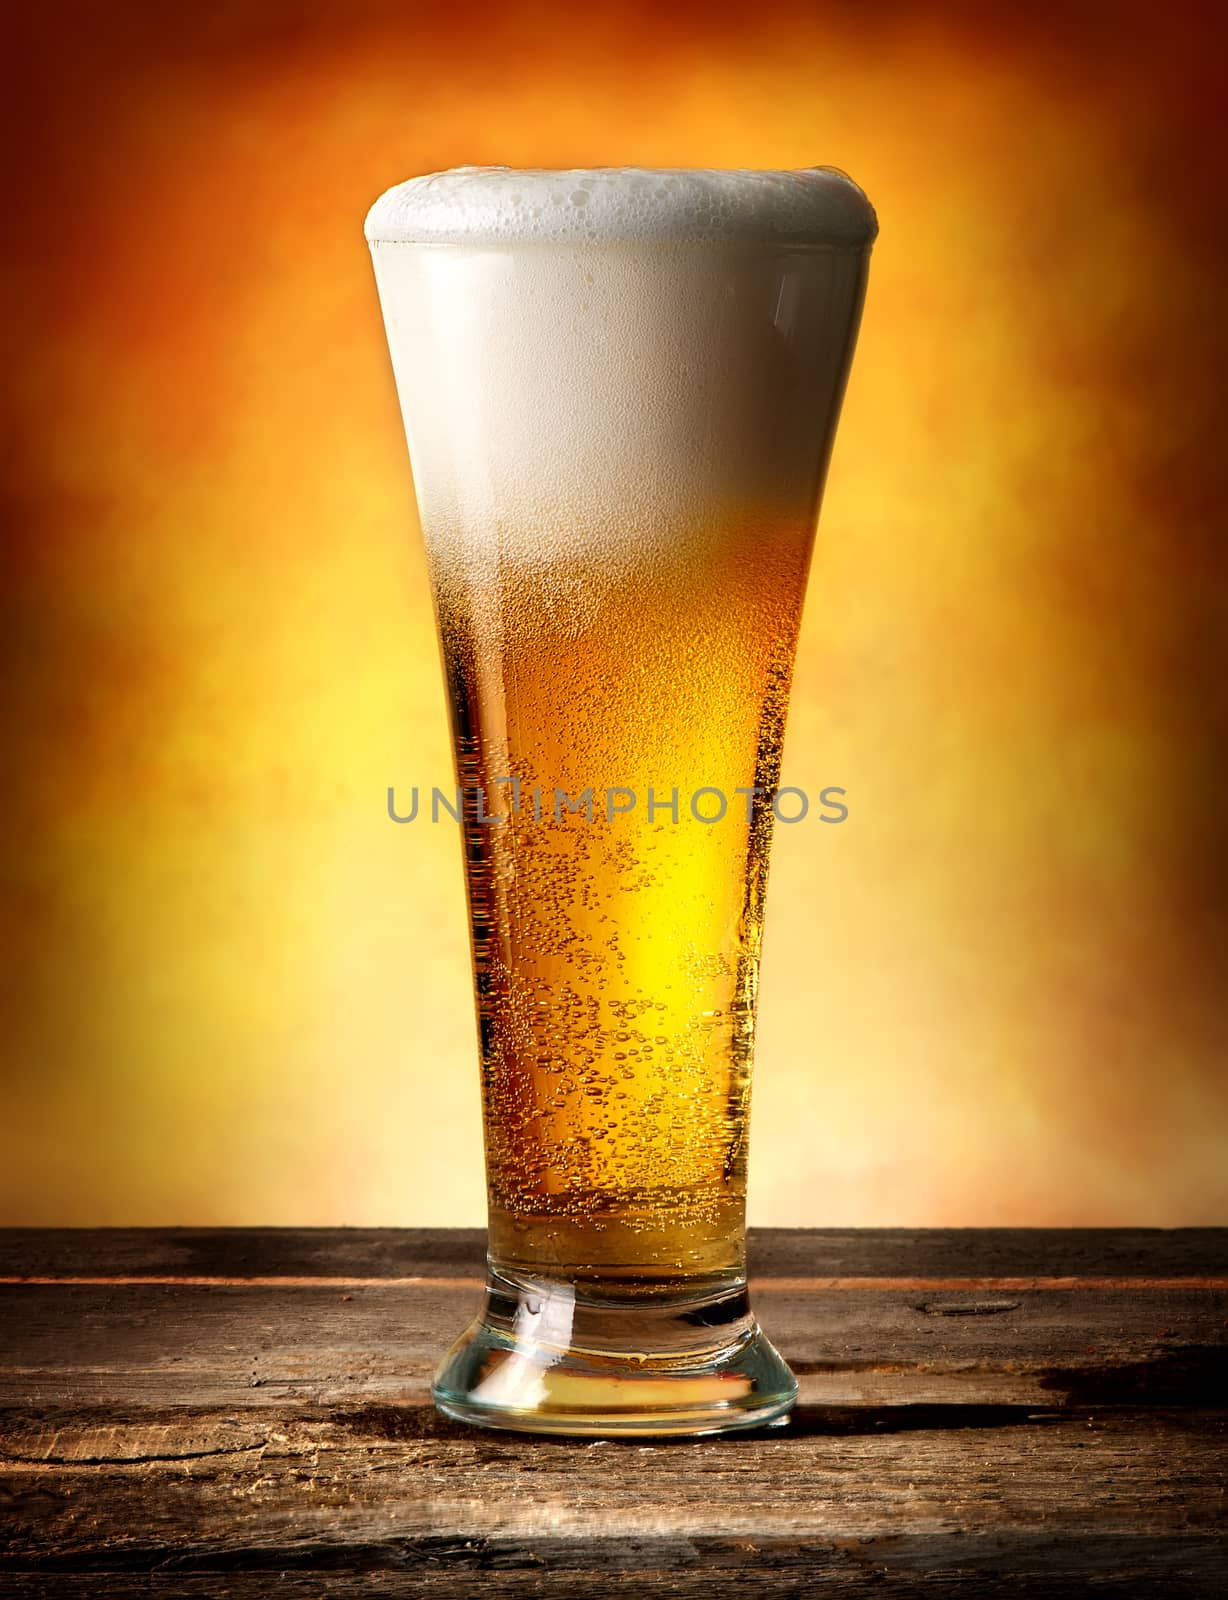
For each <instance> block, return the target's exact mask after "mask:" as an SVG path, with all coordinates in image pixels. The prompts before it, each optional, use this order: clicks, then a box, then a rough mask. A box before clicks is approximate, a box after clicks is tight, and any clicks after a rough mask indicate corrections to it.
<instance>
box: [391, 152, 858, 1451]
mask: <svg viewBox="0 0 1228 1600" xmlns="http://www.w3.org/2000/svg"><path fill="white" fill-rule="evenodd" d="M873 233H874V222H873V214H872V212H871V211H870V210H869V207H868V205H867V203H866V201H865V199H864V196H862V195H861V192H860V191H859V190H858V189H856V187H855V186H854V185H853V184H851V183H850V182H849V181H848V180H847V179H845V178H843V177H842V176H841V175H839V174H835V173H832V172H828V171H824V170H822V169H815V170H813V171H810V172H807V173H787V174H786V173H780V174H773V173H691V172H683V173H641V172H632V171H596V172H591V173H538V174H534V173H515V172H511V171H507V170H505V169H461V170H460V171H458V172H455V173H449V174H442V175H438V176H436V177H434V178H431V179H424V180H416V181H415V182H413V183H410V184H407V185H402V186H401V188H400V189H397V190H393V191H390V193H389V195H387V196H385V197H384V199H383V200H382V201H380V202H379V203H378V204H377V206H376V208H375V209H374V211H373V212H372V215H371V218H370V219H369V221H368V236H369V238H370V239H371V241H372V249H373V254H374V257H375V263H376V273H377V278H378V281H379V287H380V293H381V300H382V303H383V306H384V313H385V319H386V323H387V328H388V336H389V343H390V347H391V350H392V355H393V363H394V368H395V371H396V376H397V383H398V390H399V393H400V396H401V402H402V408H403V412H404V417H405V425H406V431H407V435H408V439H409V445H410V454H411V458H412V463H413V469H414V478H415V484H416V488H417V494H418V502H419V511H420V516H421V521H422V527H423V532H424V535H425V538H426V542H427V548H428V554H429V558H430V565H431V573H432V580H433V584H434V590H435V599H436V608H437V616H438V623H439V634H440V640H441V645H442V652H443V659H444V667H445V672H446V677H447V684H448V691H449V700H450V707H451V715H452V728H453V737H454V747H455V754H456V763H457V777H458V781H459V783H460V784H461V786H462V788H463V791H464V795H465V803H464V820H463V835H464V850H465V861H466V869H467V877H468V894H469V908H470V917H471V928H472V942H473V962H474V974H475V986H476V994H477V1005H478V1019H479V1031H480V1047H481V1070H482V1085H483V1107H484V1122H485V1137H486V1159H487V1178H488V1188H489V1202H490V1264H491V1273H492V1276H491V1283H490V1286H489V1289H488V1299H487V1306H486V1309H485V1311H484V1313H483V1315H482V1316H481V1317H479V1319H478V1321H477V1322H476V1323H475V1324H474V1327H473V1328H472V1329H470V1331H469V1333H468V1334H467V1335H466V1336H465V1337H464V1338H463V1339H462V1340H461V1341H460V1342H459V1344H458V1345H457V1346H456V1347H454V1349H453V1351H452V1352H451V1353H450V1355H449V1357H448V1358H447V1359H446V1360H445V1363H444V1366H443V1367H442V1368H441V1371H440V1374H439V1375H438V1377H437V1380H436V1389H435V1393H436V1399H437V1402H438V1403H439V1404H440V1405H441V1406H442V1408H443V1409H445V1410H446V1411H448V1412H449V1413H450V1414H452V1415H456V1416H462V1417H464V1418H466V1419H467V1420H471V1421H481V1422H485V1423H488V1424H490V1425H493V1426H503V1427H525V1428H539V1429H541V1428H546V1429H551V1430H557V1431H571V1432H610V1431H614V1430H618V1431H642V1432H670V1431H673V1432H699V1431H710V1430H712V1429H715V1428H721V1427H728V1426H746V1425H749V1424H751V1423H755V1422H762V1421H765V1420H768V1419H770V1418H771V1417H772V1416H775V1415H778V1414H780V1413H781V1412H783V1411H784V1410H787V1407H788V1405H789V1403H790V1402H791V1400H792V1397H793V1394H794V1393H795V1384H794V1382H793V1380H792V1377H791V1375H790V1374H789V1373H788V1371H787V1368H785V1367H784V1364H783V1363H782V1362H781V1361H780V1358H779V1357H778V1356H777V1355H776V1353H775V1351H774V1350H772V1348H771V1346H770V1345H769V1344H768V1342H767V1341H766V1339H764V1337H763V1335H762V1333H761V1332H760V1331H759V1329H758V1326H757V1324H756V1323H755V1321H754V1318H753V1316H751V1314H750V1311H749V1307H748V1306H747V1304H746V1295H745V1253H744V1245H745V1213H744V1204H745V1185H746V1131H747V1113H748V1099H749V1089H750V1070H751V1055H752V1044H753V1035H754V1023H755V996H756V988H757V981H758V968H759V954H760V942H761V934H762V924H763V906H764V892H765V885H766V877H767V864H768V850H769V845H770V840H771V832H772V823H773V796H774V791H775V789H776V784H777V781H778V776H779V768H780V755H781V743H782V738H783V732H784V723H785V713H786V707H787V700H788V691H789V681H790V674H791V671H792V665H793V656H794V649H795V644H796V639H797V632H798V624H799V619H800V613H801V606H802V600H803V594H804V589H805V582H806V573H807V567H808V564H809V559H810V551H811V545H812V540H813V535H814V527H815V521H816V517H817V512H818V504H819V497H820V494H821V489H822V483H823V477H824V474H825V471H826V465H827V458H828V453H829V450H830V445H831V438H832V433H833V430H834V426H835V421H836V415H837V412H838V408H839V403H840V399H841V396H842V393H843V387H844V382H845V379H846V376H847V371H848V364H849V361H850V358H851V352H852V345H853V340H854V337H855V333H856V327H857V322H858V318H859V315H860V309H861V303H862V298H863V294H864V286H865V273H866V264H867V258H868V251H869V244H870V241H871V239H872V237H873ZM697 1330H698V1331H697ZM645 1345H648V1346H649V1348H647V1349H645V1348H644V1346H645Z"/></svg>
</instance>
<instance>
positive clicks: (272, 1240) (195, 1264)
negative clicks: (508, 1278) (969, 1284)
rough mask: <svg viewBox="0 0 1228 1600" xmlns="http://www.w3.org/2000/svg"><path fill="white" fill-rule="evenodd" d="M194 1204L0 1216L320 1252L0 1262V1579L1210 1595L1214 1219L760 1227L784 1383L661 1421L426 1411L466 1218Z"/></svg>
mask: <svg viewBox="0 0 1228 1600" xmlns="http://www.w3.org/2000/svg"><path fill="white" fill-rule="evenodd" d="M190 1232H191V1235H192V1238H191V1241H190V1242H187V1243H185V1240H186V1239H187V1238H188V1235H187V1234H186V1233H184V1232H179V1231H175V1232H172V1233H170V1234H159V1235H155V1236H153V1237H152V1238H151V1236H149V1235H137V1234H108V1235H105V1236H101V1235H92V1234H87V1235H84V1236H82V1235H60V1236H55V1237H48V1236H45V1235H44V1236H41V1237H42V1241H43V1242H42V1244H41V1245H40V1246H39V1248H38V1249H36V1250H34V1251H30V1250H25V1251H24V1253H23V1249H20V1248H17V1249H15V1248H14V1246H13V1236H12V1235H9V1236H7V1240H4V1239H3V1236H0V1242H4V1243H5V1244H6V1247H7V1249H8V1254H7V1255H6V1256H3V1258H2V1259H3V1260H4V1261H5V1262H7V1263H9V1264H13V1263H16V1264H17V1266H18V1268H19V1271H18V1272H17V1273H14V1274H11V1275H15V1276H16V1275H22V1273H23V1272H24V1273H30V1272H31V1271H32V1270H33V1269H35V1268H39V1267H46V1266H47V1264H48V1263H59V1265H57V1266H54V1269H53V1270H47V1271H46V1273H45V1275H47V1276H54V1275H55V1274H56V1273H59V1274H61V1275H67V1276H74V1275H79V1276H83V1277H90V1276H93V1277H101V1278H105V1277H107V1276H116V1277H119V1276H141V1275H147V1276H154V1277H157V1276H167V1277H180V1276H185V1277H192V1276H203V1277H221V1278H232V1279H235V1278H242V1277H243V1276H244V1275H245V1274H246V1275H249V1276H251V1277H255V1278H271V1279H278V1280H280V1279H285V1278H287V1277H297V1278H300V1279H301V1278H312V1279H317V1280H318V1279H323V1280H325V1283H324V1286H319V1285H317V1286H315V1287H311V1286H299V1287H291V1286H289V1285H287V1284H285V1283H284V1282H280V1283H274V1284H271V1285H270V1284H265V1285H262V1286H258V1285H253V1284H250V1283H248V1284H244V1283H242V1282H239V1283H236V1284H234V1285H233V1286H230V1287H226V1286H214V1287H208V1288H206V1287H190V1286H185V1285H182V1284H157V1283H152V1284H151V1283H144V1284H135V1285H118V1284H107V1283H105V1282H102V1283H98V1282H94V1283H85V1284H72V1285H69V1284H64V1283H57V1284H54V1285H31V1284H17V1285H8V1286H5V1287H2V1288H0V1405H3V1406H5V1407H7V1408H9V1409H7V1410H6V1411H4V1412H3V1413H2V1414H0V1450H2V1451H3V1455H2V1456H0V1596H5V1595H12V1596H14V1597H18V1596H20V1597H29V1596H42V1595H48V1596H55V1597H59V1596H64V1597H66V1600H75V1597H85V1596H90V1597H93V1596H100V1597H109V1596H115V1597H126V1596H129V1595H136V1594H140V1595H142V1596H149V1595H165V1596H168V1597H170V1596H183V1597H185V1600H188V1597H193V1596H198V1595H199V1596H204V1595H208V1596H209V1597H210V1600H214V1597H220V1600H224V1597H226V1596H234V1597H240V1600H242V1597H249V1596H250V1597H254V1596H256V1595H257V1594H258V1595H259V1596H260V1597H261V1600H266V1597H267V1596H268V1594H269V1592H270V1591H272V1592H274V1593H276V1594H281V1595H287V1596H290V1597H293V1600H297V1597H299V1596H302V1597H306V1596H309V1595H310V1596H312V1597H313V1600H314V1597H318V1596H326V1597H329V1596H337V1597H348V1596H351V1595H359V1594H362V1595H373V1596H378V1595H389V1596H391V1595H394V1594H395V1595H397V1596H411V1597H422V1600H442V1597H445V1596H446V1597H449V1600H461V1597H468V1596H471V1595H473V1594H475V1593H485V1592H486V1591H487V1589H488V1588H489V1589H490V1590H491V1592H498V1593H499V1594H500V1595H503V1596H511V1597H519V1596H525V1597H527V1596H548V1597H557V1600H596V1597H597V1596H599V1595H600V1596H603V1597H604V1596H606V1595H609V1594H612V1593H613V1594H626V1595H634V1596H644V1597H649V1600H671V1597H672V1600H689V1597H697V1596H699V1595H701V1594H702V1595H703V1596H704V1597H705V1600H712V1597H714V1596H720V1595H722V1594H725V1593H732V1592H734V1591H737V1592H745V1591H747V1590H750V1591H751V1592H753V1593H755V1594H756V1595H763V1596H766V1597H783V1596H796V1597H798V1600H800V1597H802V1596H806V1597H807V1600H809V1597H810V1596H813V1595H814V1594H815V1593H816V1592H820V1591H821V1592H822V1593H824V1594H831V1595H834V1596H844V1595H848V1596H857V1597H860V1596H862V1595H870V1594H875V1595H880V1596H882V1595H885V1596H895V1595H918V1594H924V1595H936V1596H945V1595H948V1594H950V1595H955V1596H966V1597H969V1600H980V1597H982V1596H984V1597H988V1596H1001V1595H1006V1594H1018V1595H1027V1596H1037V1597H1041V1596H1043V1597H1045V1600H1048V1597H1058V1600H1061V1597H1062V1596H1065V1595H1071V1596H1074V1595H1076V1594H1077V1595H1080V1596H1083V1595H1087V1594H1089V1593H1093V1592H1094V1593H1096V1594H1114V1595H1122V1596H1127V1595H1134V1594H1149V1595H1172V1596H1180V1597H1189V1600H1194V1597H1198V1600H1203V1597H1207V1600H1210V1597H1211V1596H1214V1597H1215V1600H1220V1597H1221V1596H1222V1595H1223V1594H1224V1593H1225V1592H1228V1542H1226V1541H1225V1538H1224V1527H1225V1483H1226V1482H1228V1472H1226V1470H1225V1469H1226V1468H1228V1383H1226V1374H1228V1294H1226V1293H1225V1292H1224V1291H1223V1290H1220V1289H1216V1288H1212V1287H1208V1286H1206V1280H1207V1279H1213V1278H1215V1277H1217V1276H1220V1275H1222V1274H1223V1271H1224V1256H1225V1251H1224V1245H1223V1239H1224V1235H1222V1234H1219V1233H1213V1232H1212V1230H1181V1233H1182V1235H1185V1237H1183V1238H1179V1237H1178V1236H1177V1235H1176V1234H1163V1233H1158V1232H1147V1233H1131V1234H1128V1235H1126V1234H1111V1235H1105V1234H1086V1235H1077V1236H1071V1235H1058V1236H1056V1237H1054V1236H1052V1235H1049V1234H1045V1235H1043V1236H1042V1235H1041V1234H1039V1233H1037V1234H1031V1235H1030V1234H1028V1233H1024V1234H1022V1235H1020V1234H1002V1235H1000V1236H987V1235H984V1234H974V1235H960V1234H958V1233H949V1234H942V1235H933V1234H923V1235H918V1234H906V1233H883V1234H881V1235H877V1236H875V1235H871V1236H868V1237H867V1236H865V1235H851V1236H850V1235H836V1234H824V1235H802V1236H800V1237H799V1236H796V1235H788V1236H784V1237H783V1238H782V1237H779V1236H776V1237H772V1236H768V1237H766V1238H761V1239H759V1240H757V1241H756V1244H755V1249H756V1253H757V1259H758V1264H759V1270H760V1272H761V1274H762V1273H764V1271H765V1269H766V1276H767V1277H768V1278H769V1279H771V1280H774V1281H773V1282H769V1283H768V1284H764V1285H761V1290H760V1292H759V1293H758V1296H757V1304H758V1309H759V1312H760V1315H761V1317H762V1319H763V1320H764V1322H765V1324H766V1325H767V1326H768V1327H769V1329H770V1331H771V1332H772V1334H773V1336H774V1337H775V1338H776V1339H777V1341H778V1342H779V1344H780V1345H781V1347H782V1349H783V1350H784V1352H785V1354H786V1355H787V1356H788V1357H789V1358H790V1359H791V1360H792V1361H793V1363H794V1364H795V1366H796V1367H797V1369H798V1370H799V1372H800V1373H801V1374H802V1384H803V1404H802V1405H801V1406H800V1407H799V1409H798V1411H797V1412H796V1413H795V1416H794V1419H793V1421H792V1423H791V1424H790V1426H789V1427H788V1428H787V1429H781V1430H765V1431H762V1432H760V1433H758V1434H748V1435H741V1436H736V1435H735V1436H732V1437H728V1438H724V1439H714V1440H699V1441H690V1442H682V1441H674V1442H648V1441H638V1440H637V1441H600V1442H585V1441H576V1440H566V1439H542V1440H534V1439H529V1438H523V1437H517V1436H511V1435H499V1434H491V1433H483V1432H480V1431H476V1430H471V1429H467V1428H463V1427H460V1426H458V1425H456V1424H453V1423H450V1422H448V1421H447V1420H446V1419H444V1418H442V1417H439V1416H438V1415H437V1414H436V1413H435V1412H434V1411H433V1410H432V1409H431V1408H430V1407H429V1405H428V1404H427V1403H426V1400H427V1393H426V1385H427V1382H428V1379H429V1373H430V1370H431V1368H432V1366H433V1364H434V1361H435V1359H436V1357H437V1356H438V1354H439V1352H440V1350H441V1348H442V1346H443V1344H444V1343H446V1342H447V1340H448V1339H449V1338H450V1337H452V1336H453V1335H454V1334H455V1333H456V1332H457V1331H459V1329H460V1327H461V1326H462V1324H463V1323H464V1321H465V1320H466V1319H467V1317H468V1315H469V1314H470V1313H471V1312H472V1311H473V1309H474V1308H475V1307H476V1304H477V1303H478V1299H479V1296H478V1294H477V1292H476V1290H475V1288H474V1287H472V1285H467V1284H466V1282H465V1280H466V1279H467V1278H476V1277H477V1276H478V1275H479V1273H480V1269H481V1236H480V1235H476V1234H475V1235H465V1236H463V1237H461V1238H459V1239H457V1238H455V1237H454V1236H449V1235H438V1234H433V1235H431V1234H428V1235H419V1234H414V1235H409V1234H407V1235H401V1236H393V1237H391V1238H389V1236H388V1235H386V1234H379V1235H375V1234H371V1235H361V1236H356V1235H354V1234H350V1233H347V1232H335V1231H331V1230H328V1231H321V1232H320V1233H318V1234H313V1235H304V1234H301V1233H292V1234H289V1235H286V1234H279V1233H276V1232H274V1231H271V1230H239V1231H238V1232H234V1233H221V1234H219V1233H216V1232H214V1233H208V1234H204V1233H199V1232H197V1231H190ZM356 1239H357V1244H358V1248H357V1250H355V1249H353V1248H351V1246H353V1245H354V1244H355V1241H356ZM74 1240H75V1241H76V1242H75V1243H74ZM364 1240H365V1243H364V1242H363V1241H364ZM279 1241H280V1242H281V1244H282V1246H283V1248H282V1249H281V1250H280V1251H279V1249H278V1248H277V1247H278V1243H279ZM19 1243H20V1241H19ZM142 1244H143V1248H142ZM1012 1244H1013V1245H1014V1248H1012ZM39 1250H41V1251H42V1252H43V1253H42V1254H41V1255H40V1254H39ZM74 1250H75V1251H76V1252H77V1253H76V1255H75V1256H74V1254H73V1251H74ZM364 1251H365V1254H364ZM69 1269H72V1270H69ZM102 1269H106V1270H102ZM1140 1274H1144V1275H1149V1276H1150V1278H1151V1280H1152V1281H1153V1282H1154V1280H1155V1279H1157V1278H1159V1279H1163V1280H1166V1281H1171V1280H1174V1279H1177V1280H1180V1279H1188V1280H1200V1281H1201V1282H1202V1284H1203V1286H1201V1287H1199V1286H1197V1285H1196V1282H1186V1283H1184V1284H1182V1286H1180V1287H1160V1288H1157V1287H1150V1288H1147V1289H1133V1290H1131V1289H1127V1288H1125V1287H1122V1286H1121V1285H1122V1284H1123V1283H1124V1282H1126V1281H1129V1280H1131V1279H1134V1278H1136V1277H1137V1276H1138V1275H1140ZM34 1275H35V1276H39V1275H44V1274H43V1273H41V1272H39V1271H34ZM814 1277H821V1278H837V1279H839V1280H841V1282H842V1283H844V1284H845V1286H844V1287H842V1288H838V1289H834V1288H830V1287H829V1288H826V1289H822V1290H817V1291H816V1290H815V1289H813V1288H807V1287H806V1286H805V1282H804V1281H802V1280H810V1279H812V1278H814ZM977 1277H984V1278H988V1279H991V1280H994V1281H995V1282H996V1283H998V1284H999V1285H1001V1284H1002V1283H1003V1282H1004V1281H1008V1282H1009V1281H1015V1282H1018V1281H1019V1280H1021V1279H1022V1280H1027V1279H1029V1278H1037V1277H1043V1278H1047V1279H1053V1278H1061V1277H1069V1278H1076V1279H1080V1280H1086V1279H1094V1280H1096V1282H1097V1284H1098V1287H1095V1288H1093V1289H1085V1290H1080V1289H1077V1288H1071V1287H1064V1288H1063V1287H1049V1288H1045V1289H1036V1288H1012V1289H1010V1291H1009V1292H1004V1291H1001V1290H1000V1289H995V1290H993V1291H959V1290H952V1289H950V1288H946V1287H942V1285H943V1284H945V1283H949V1282H951V1281H952V1280H959V1279H967V1278H977ZM388 1278H391V1279H394V1280H395V1279H404V1278H417V1279H420V1280H421V1279H425V1280H427V1281H425V1282H419V1283H417V1284H410V1283H396V1282H394V1283H391V1284H389V1283H381V1282H378V1281H377V1282H376V1283H374V1284H370V1285H369V1286H365V1287H359V1286H357V1284H356V1280H359V1279H367V1280H370V1279H375V1280H381V1279H388ZM884 1279H887V1280H891V1281H892V1282H893V1285H894V1286H893V1287H872V1286H869V1285H871V1284H875V1283H878V1284H881V1282H882V1280H884ZM330 1280H331V1281H330ZM850 1280H852V1281H850ZM858 1280H865V1283H864V1284H863V1285H862V1286H858Z"/></svg>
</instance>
